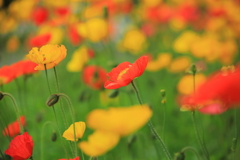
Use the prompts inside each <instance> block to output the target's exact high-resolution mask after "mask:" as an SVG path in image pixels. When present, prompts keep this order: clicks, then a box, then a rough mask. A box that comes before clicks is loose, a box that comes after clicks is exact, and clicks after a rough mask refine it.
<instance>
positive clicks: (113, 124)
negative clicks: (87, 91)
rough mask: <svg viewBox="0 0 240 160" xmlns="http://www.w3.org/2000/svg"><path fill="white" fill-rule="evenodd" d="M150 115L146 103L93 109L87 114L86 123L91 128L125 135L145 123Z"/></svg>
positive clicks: (150, 112)
mask: <svg viewBox="0 0 240 160" xmlns="http://www.w3.org/2000/svg"><path fill="white" fill-rule="evenodd" d="M151 116H152V110H151V109H150V108H149V107H148V106H147V105H143V106H141V105H134V106H131V107H118V108H109V109H108V110H103V109H95V110H93V111H92V112H90V113H89V114H88V117H87V124H88V126H89V127H90V128H92V129H97V130H102V131H106V132H112V133H116V134H118V135H120V136H125V135H129V134H131V133H133V132H135V131H136V130H138V129H139V128H140V127H142V126H143V125H144V124H146V123H147V121H148V120H149V118H150V117H151ZM133 117H134V118H133Z"/></svg>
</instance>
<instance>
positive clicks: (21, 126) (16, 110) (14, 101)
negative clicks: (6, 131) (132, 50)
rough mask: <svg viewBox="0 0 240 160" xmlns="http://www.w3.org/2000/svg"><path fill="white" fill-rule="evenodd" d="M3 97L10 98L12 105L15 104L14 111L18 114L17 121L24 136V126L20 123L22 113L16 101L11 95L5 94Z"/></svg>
mask: <svg viewBox="0 0 240 160" xmlns="http://www.w3.org/2000/svg"><path fill="white" fill-rule="evenodd" d="M3 95H4V96H8V97H9V98H10V99H11V101H12V103H13V106H14V110H15V113H16V116H17V120H18V123H19V126H20V133H21V134H22V133H23V125H22V123H21V121H20V111H19V108H18V106H17V103H16V100H15V99H14V97H13V96H12V95H11V94H9V93H6V92H4V93H3Z"/></svg>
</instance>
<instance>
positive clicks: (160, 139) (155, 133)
mask: <svg viewBox="0 0 240 160" xmlns="http://www.w3.org/2000/svg"><path fill="white" fill-rule="evenodd" d="M131 84H132V86H133V88H134V90H135V92H136V95H137V99H138V101H139V103H140V104H141V105H143V102H142V100H141V98H140V94H139V91H138V89H137V87H136V86H135V84H134V82H133V81H132V82H131ZM148 126H149V128H150V129H151V131H152V133H153V134H154V136H155V137H156V138H157V139H158V141H159V142H160V143H161V146H162V148H163V151H164V153H165V155H166V157H167V159H168V160H171V159H172V157H171V155H170V153H169V151H168V149H167V147H166V145H165V144H164V142H163V140H162V138H161V137H160V135H158V133H157V131H156V129H155V128H154V126H153V124H152V122H151V119H150V120H149V121H148Z"/></svg>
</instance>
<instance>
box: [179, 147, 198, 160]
mask: <svg viewBox="0 0 240 160" xmlns="http://www.w3.org/2000/svg"><path fill="white" fill-rule="evenodd" d="M187 150H190V151H192V152H193V153H194V154H195V155H196V157H197V159H198V160H200V155H199V154H198V152H197V151H196V149H195V148H193V147H185V148H183V149H182V151H181V152H185V151H187Z"/></svg>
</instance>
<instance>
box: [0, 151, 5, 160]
mask: <svg viewBox="0 0 240 160" xmlns="http://www.w3.org/2000/svg"><path fill="white" fill-rule="evenodd" d="M0 153H1V155H2V158H3V160H6V157H5V155H4V154H3V152H2V150H1V149H0Z"/></svg>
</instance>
